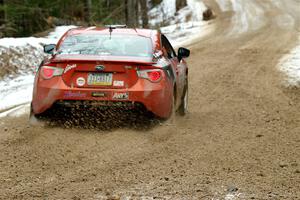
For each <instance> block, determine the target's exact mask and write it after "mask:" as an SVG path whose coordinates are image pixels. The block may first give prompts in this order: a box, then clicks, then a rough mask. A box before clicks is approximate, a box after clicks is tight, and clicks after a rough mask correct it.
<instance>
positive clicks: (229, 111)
mask: <svg viewBox="0 0 300 200" xmlns="http://www.w3.org/2000/svg"><path fill="white" fill-rule="evenodd" d="M253 2H255V3H256V4H257V5H259V6H260V8H261V9H264V11H265V15H264V24H263V26H262V27H259V29H255V28H254V29H251V30H250V29H249V30H248V31H247V32H246V33H236V34H234V33H233V32H232V30H233V28H234V29H236V26H235V24H234V23H235V22H234V21H233V20H231V19H232V16H233V14H234V13H233V12H231V11H227V12H221V10H220V9H219V7H218V6H217V3H216V2H215V1H213V0H206V4H207V5H209V6H210V7H211V8H212V9H213V10H214V11H215V12H216V15H217V17H216V19H215V20H214V23H215V24H216V30H215V31H214V33H212V34H211V35H209V36H207V37H206V38H203V39H202V40H200V41H194V42H193V43H192V44H191V45H190V48H191V50H192V54H191V58H190V59H189V61H188V62H189V66H190V74H189V77H190V96H189V114H188V115H187V116H186V117H184V118H181V117H177V118H176V123H175V125H169V124H168V123H163V124H157V125H155V126H154V127H153V126H151V127H150V128H148V129H146V130H139V129H136V128H130V127H124V128H118V129H112V130H105V131H99V130H93V129H84V128H69V129H66V128H62V127H60V126H55V127H52V126H51V127H49V126H45V127H32V126H29V123H28V117H27V116H22V117H18V118H5V119H1V122H0V199H74V200H79V199H99V200H102V199H103V200H104V199H172V200H174V199H175V200H176V199H178V200H181V199H215V200H216V199H226V200H233V199H272V200H273V199H278V200H279V199H280V200H282V199H290V200H296V199H300V112H299V110H300V90H299V88H298V89H297V88H286V87H284V85H283V84H282V83H283V80H284V79H285V77H284V76H283V75H282V74H281V72H279V70H278V69H277V67H276V66H277V63H278V61H279V60H280V58H281V57H282V56H283V55H284V54H286V53H288V52H289V50H290V49H292V48H293V47H294V45H295V44H296V40H297V37H298V36H297V35H299V27H300V24H299V22H300V20H299V19H300V17H299V15H300V12H299V13H297V12H296V11H297V9H295V8H297V6H299V4H300V2H299V1H296V0H286V1H285V2H286V3H287V6H286V7H284V8H279V7H275V4H273V3H272V2H273V1H271V0H270V1H269V0H268V1H259V0H256V1H253ZM298 8H299V9H300V6H299V7H298ZM299 9H298V11H299ZM287 13H288V14H289V16H291V17H292V18H293V19H294V20H295V21H294V26H288V25H286V23H283V22H282V20H281V19H286V18H284V17H281V16H284V15H286V14H287ZM276 19H278V20H276ZM297 27H298V30H297Z"/></svg>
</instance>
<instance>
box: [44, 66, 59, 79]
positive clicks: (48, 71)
mask: <svg viewBox="0 0 300 200" xmlns="http://www.w3.org/2000/svg"><path fill="white" fill-rule="evenodd" d="M63 71H64V70H63V69H62V68H57V67H50V66H42V68H41V75H42V77H43V78H44V79H51V78H53V77H54V76H60V75H62V74H63Z"/></svg>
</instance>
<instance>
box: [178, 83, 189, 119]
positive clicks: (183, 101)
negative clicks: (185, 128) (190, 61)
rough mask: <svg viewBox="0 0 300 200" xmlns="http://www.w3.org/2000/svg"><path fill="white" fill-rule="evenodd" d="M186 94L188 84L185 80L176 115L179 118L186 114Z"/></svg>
mask: <svg viewBox="0 0 300 200" xmlns="http://www.w3.org/2000/svg"><path fill="white" fill-rule="evenodd" d="M188 92H189V84H188V79H186V80H185V85H184V89H183V95H182V97H181V104H180V106H179V108H178V114H179V115H180V116H185V115H186V114H187V112H188Z"/></svg>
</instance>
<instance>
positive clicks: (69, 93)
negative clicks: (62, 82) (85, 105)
mask: <svg viewBox="0 0 300 200" xmlns="http://www.w3.org/2000/svg"><path fill="white" fill-rule="evenodd" d="M64 97H77V98H79V97H80V98H82V97H86V93H81V92H80V91H78V92H72V91H65V92H64Z"/></svg>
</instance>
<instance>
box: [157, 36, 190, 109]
mask: <svg viewBox="0 0 300 200" xmlns="http://www.w3.org/2000/svg"><path fill="white" fill-rule="evenodd" d="M161 42H162V48H163V52H164V54H165V57H166V58H167V59H168V60H169V61H170V63H171V65H172V68H173V72H174V75H175V80H176V99H177V101H176V104H177V105H179V103H180V98H181V97H182V93H183V89H184V82H185V65H183V64H182V63H181V62H179V61H178V58H177V56H176V53H175V51H174V49H173V47H172V45H171V43H170V42H169V40H168V39H167V38H166V36H164V35H162V36H161Z"/></svg>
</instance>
